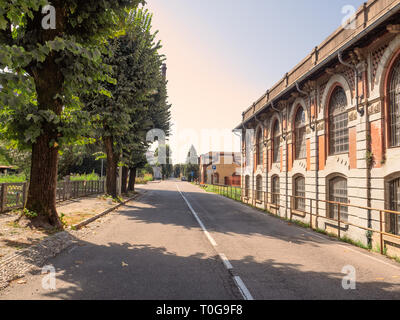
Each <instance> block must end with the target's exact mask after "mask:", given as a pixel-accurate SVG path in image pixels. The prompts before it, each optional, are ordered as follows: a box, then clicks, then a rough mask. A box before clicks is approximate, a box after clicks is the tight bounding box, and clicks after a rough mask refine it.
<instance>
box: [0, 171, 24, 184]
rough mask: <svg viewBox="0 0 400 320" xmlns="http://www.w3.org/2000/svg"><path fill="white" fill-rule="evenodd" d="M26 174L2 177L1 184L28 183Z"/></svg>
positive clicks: (0, 178) (0, 176)
mask: <svg viewBox="0 0 400 320" xmlns="http://www.w3.org/2000/svg"><path fill="white" fill-rule="evenodd" d="M26 181H27V179H26V175H25V174H23V173H22V174H13V175H0V183H22V182H26Z"/></svg>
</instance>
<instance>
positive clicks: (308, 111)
mask: <svg viewBox="0 0 400 320" xmlns="http://www.w3.org/2000/svg"><path fill="white" fill-rule="evenodd" d="M296 88H297V91H298V92H299V93H301V94H303V95H305V96H306V97H307V98H308V103H309V108H308V110H307V113H308V121H309V123H310V128H311V130H312V131H315V122H314V119H315V116H314V117H311V95H310V94H309V93H308V92H306V91H303V90H301V89H300V86H299V84H298V82H296Z"/></svg>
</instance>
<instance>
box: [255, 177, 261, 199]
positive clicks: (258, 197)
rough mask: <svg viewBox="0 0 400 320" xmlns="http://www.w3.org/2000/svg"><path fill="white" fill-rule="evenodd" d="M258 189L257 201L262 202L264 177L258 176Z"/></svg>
mask: <svg viewBox="0 0 400 320" xmlns="http://www.w3.org/2000/svg"><path fill="white" fill-rule="evenodd" d="M256 189H257V194H256V200H258V201H262V176H261V175H258V176H257V180H256Z"/></svg>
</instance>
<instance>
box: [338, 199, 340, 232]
mask: <svg viewBox="0 0 400 320" xmlns="http://www.w3.org/2000/svg"><path fill="white" fill-rule="evenodd" d="M338 237H339V240H340V203H339V204H338Z"/></svg>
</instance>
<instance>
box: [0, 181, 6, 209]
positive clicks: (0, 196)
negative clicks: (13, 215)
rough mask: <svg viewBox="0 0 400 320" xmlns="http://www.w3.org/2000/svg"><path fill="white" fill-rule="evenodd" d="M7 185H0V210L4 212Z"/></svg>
mask: <svg viewBox="0 0 400 320" xmlns="http://www.w3.org/2000/svg"><path fill="white" fill-rule="evenodd" d="M6 192H7V185H6V184H2V185H1V193H0V212H4V210H5V208H6V201H7V198H6V195H7V193H6Z"/></svg>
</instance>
